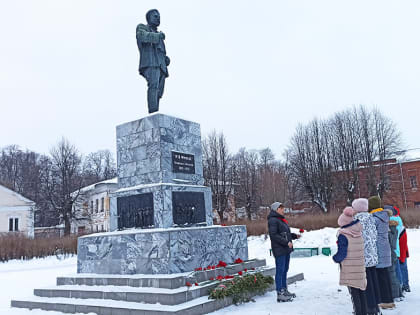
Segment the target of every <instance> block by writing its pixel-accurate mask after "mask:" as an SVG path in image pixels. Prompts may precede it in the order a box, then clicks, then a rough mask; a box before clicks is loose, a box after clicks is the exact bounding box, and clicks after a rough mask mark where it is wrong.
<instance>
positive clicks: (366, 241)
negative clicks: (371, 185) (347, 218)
mask: <svg viewBox="0 0 420 315" xmlns="http://www.w3.org/2000/svg"><path fill="white" fill-rule="evenodd" d="M352 207H353V210H354V212H355V215H354V219H356V220H359V222H360V224H361V225H362V237H363V245H364V255H365V267H366V280H367V287H366V300H367V314H369V315H376V314H380V313H381V312H380V310H379V306H378V305H379V304H380V303H381V296H380V290H379V282H378V275H377V274H376V265H377V264H378V252H377V248H376V238H377V236H378V233H377V231H376V226H375V220H374V219H373V217H372V215H371V214H370V213H369V212H368V207H369V203H368V200H367V199H366V198H359V199H355V200H354V201H353V203H352Z"/></svg>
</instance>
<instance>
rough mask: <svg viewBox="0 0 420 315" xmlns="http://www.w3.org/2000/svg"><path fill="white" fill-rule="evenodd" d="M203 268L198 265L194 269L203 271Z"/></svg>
mask: <svg viewBox="0 0 420 315" xmlns="http://www.w3.org/2000/svg"><path fill="white" fill-rule="evenodd" d="M202 270H203V268H202V267H198V268H195V269H194V271H202Z"/></svg>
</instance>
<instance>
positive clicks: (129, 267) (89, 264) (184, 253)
mask: <svg viewBox="0 0 420 315" xmlns="http://www.w3.org/2000/svg"><path fill="white" fill-rule="evenodd" d="M237 258H241V259H242V260H247V259H248V245H247V233H246V227H245V226H226V227H222V226H209V227H195V228H171V229H148V230H125V231H119V232H109V233H100V234H92V235H88V236H83V237H80V238H79V241H78V255H77V259H78V261H77V271H78V273H95V274H120V275H125V274H171V273H181V272H189V271H193V270H194V269H195V268H197V267H206V266H208V265H215V264H217V263H218V262H219V260H222V261H225V262H226V263H233V262H234V261H235V259H237Z"/></svg>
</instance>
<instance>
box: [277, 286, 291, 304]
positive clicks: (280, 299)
mask: <svg viewBox="0 0 420 315" xmlns="http://www.w3.org/2000/svg"><path fill="white" fill-rule="evenodd" d="M291 300H292V297H291V296H288V295H286V294H285V289H281V290H280V291H277V302H289V301H291Z"/></svg>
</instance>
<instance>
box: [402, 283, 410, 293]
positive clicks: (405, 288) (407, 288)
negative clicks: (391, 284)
mask: <svg viewBox="0 0 420 315" xmlns="http://www.w3.org/2000/svg"><path fill="white" fill-rule="evenodd" d="M402 290H403V292H411V290H410V286H409V285H408V284H407V285H403V287H402Z"/></svg>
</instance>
